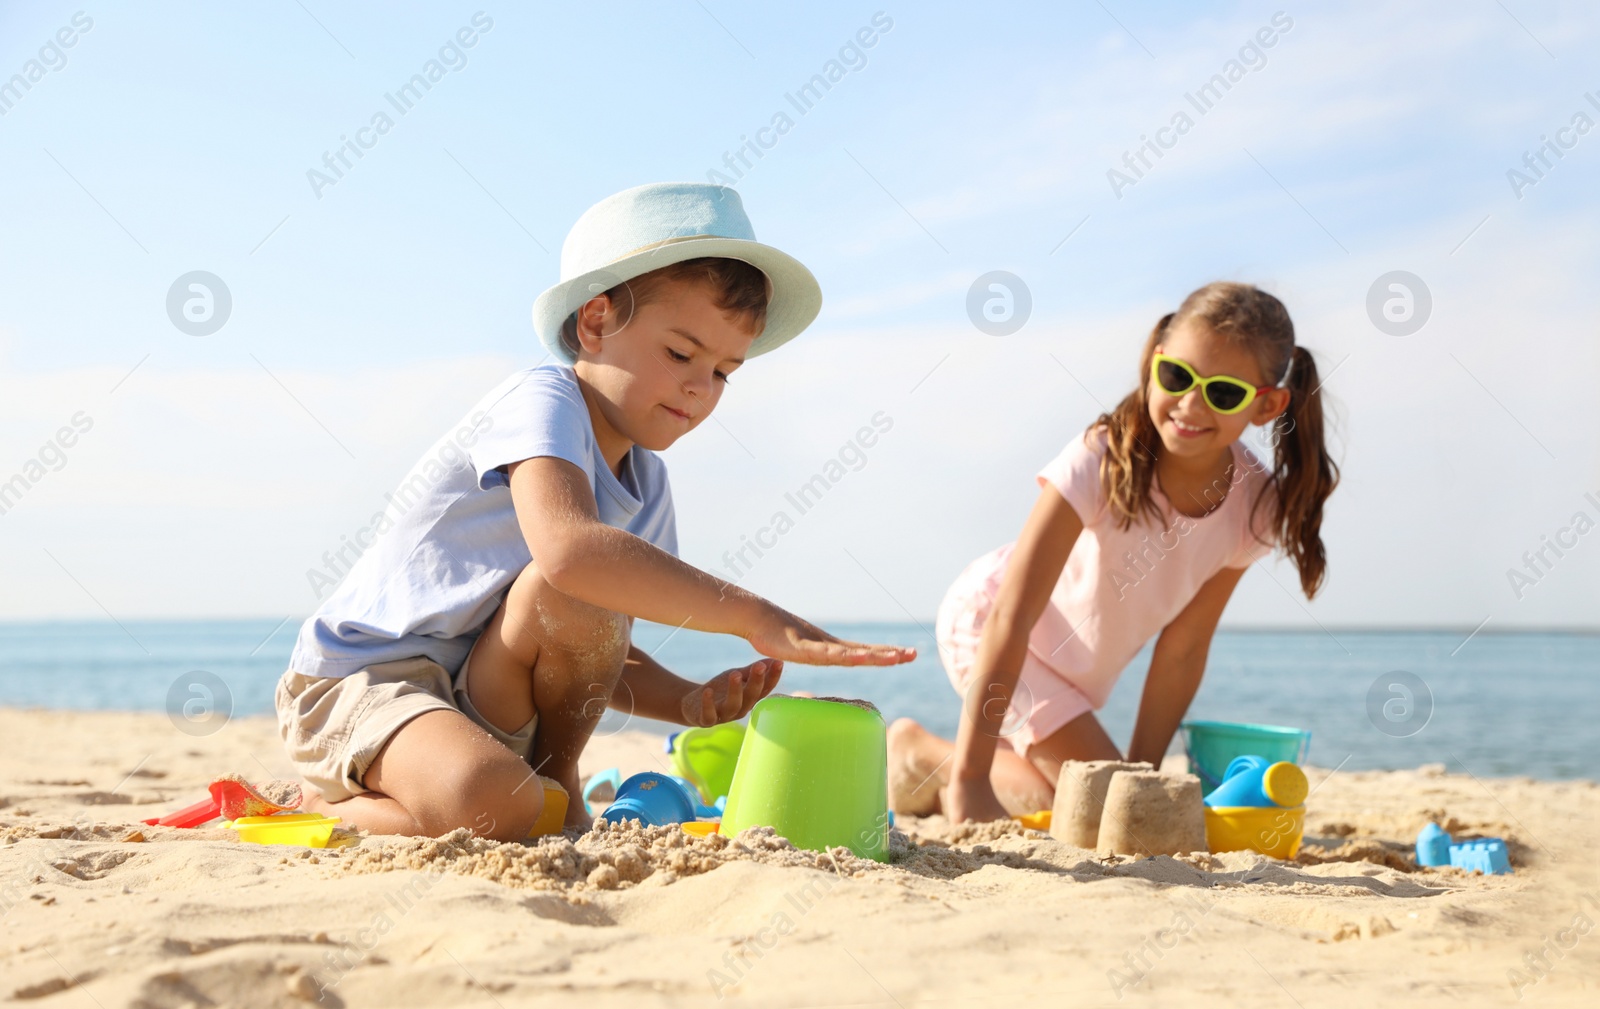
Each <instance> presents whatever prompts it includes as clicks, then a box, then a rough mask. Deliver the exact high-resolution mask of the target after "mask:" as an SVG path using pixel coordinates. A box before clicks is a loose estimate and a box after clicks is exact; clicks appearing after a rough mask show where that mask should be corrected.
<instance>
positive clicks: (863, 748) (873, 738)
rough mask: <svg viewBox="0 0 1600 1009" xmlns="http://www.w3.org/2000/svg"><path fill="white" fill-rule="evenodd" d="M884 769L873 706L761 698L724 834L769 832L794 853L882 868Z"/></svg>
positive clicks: (879, 721)
mask: <svg viewBox="0 0 1600 1009" xmlns="http://www.w3.org/2000/svg"><path fill="white" fill-rule="evenodd" d="M888 767H889V761H888V743H887V734H886V732H885V728H884V724H883V716H882V715H880V714H879V713H878V710H877V709H876V708H874V707H872V706H871V705H869V704H866V703H865V702H853V701H843V700H829V699H825V698H810V697H787V696H778V695H774V696H770V697H766V698H764V699H762V700H761V701H760V702H758V703H757V704H756V706H755V707H754V708H752V709H751V711H750V727H749V729H748V730H746V732H745V736H744V745H743V746H742V747H741V748H740V750H739V762H738V765H737V766H736V768H735V769H734V773H733V783H732V785H731V786H730V787H729V790H728V803H727V808H726V809H725V810H724V811H723V815H722V828H721V833H722V834H724V835H727V836H729V837H732V836H733V835H735V834H737V833H739V832H740V831H742V830H745V829H746V828H749V827H758V826H765V827H772V828H773V829H774V830H776V831H777V832H778V833H779V834H781V835H783V836H784V837H786V838H788V839H789V841H790V842H791V843H793V844H794V846H795V847H797V848H805V849H807V850H810V851H825V850H827V849H829V848H835V847H845V848H849V849H850V850H851V851H852V852H854V853H855V854H856V855H859V856H860V857H862V858H870V859H874V860H876V861H879V862H886V861H888V859H889V785H888V782H889V775H888Z"/></svg>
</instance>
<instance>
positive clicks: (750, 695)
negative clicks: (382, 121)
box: [683, 659, 783, 726]
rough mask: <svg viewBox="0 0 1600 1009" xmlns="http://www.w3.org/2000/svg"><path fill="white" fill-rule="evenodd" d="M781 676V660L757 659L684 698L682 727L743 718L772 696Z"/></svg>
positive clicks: (694, 690)
mask: <svg viewBox="0 0 1600 1009" xmlns="http://www.w3.org/2000/svg"><path fill="white" fill-rule="evenodd" d="M782 673H783V661H782V660H781V659H757V660H756V661H754V662H752V663H750V664H749V665H748V666H742V667H740V668H738V669H730V670H728V671H727V672H725V673H723V674H722V675H720V676H718V677H716V678H715V679H713V680H711V681H710V682H709V683H705V684H702V685H701V686H698V687H696V688H694V689H693V690H691V691H689V693H688V694H686V695H684V698H683V724H684V725H694V726H704V725H720V724H721V723H723V722H732V721H735V720H737V719H740V718H743V717H744V716H745V715H748V714H749V713H750V709H751V708H753V707H755V704H756V702H757V701H759V700H761V699H762V698H763V697H765V696H767V695H768V694H770V693H772V688H773V687H776V686H777V685H778V677H779V676H780V675H782Z"/></svg>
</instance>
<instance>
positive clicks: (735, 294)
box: [561, 256, 772, 357]
mask: <svg viewBox="0 0 1600 1009" xmlns="http://www.w3.org/2000/svg"><path fill="white" fill-rule="evenodd" d="M671 283H689V284H707V285H709V286H710V288H711V301H712V303H713V304H715V305H716V306H717V308H719V309H721V310H722V311H724V312H731V313H733V314H734V315H735V316H738V317H739V318H740V319H741V321H743V322H745V323H746V324H747V325H748V326H749V328H751V329H753V330H755V331H756V332H757V333H760V332H761V330H762V329H764V328H765V327H766V324H767V302H768V301H769V300H770V299H771V297H772V285H771V283H770V282H769V281H768V280H767V275H766V274H765V273H762V272H761V271H760V270H759V269H757V268H756V267H754V266H751V265H750V264H749V263H746V262H745V261H744V260H742V259H724V258H721V257H710V256H703V257H701V258H699V259H685V260H684V261H682V262H681V263H673V264H671V265H670V266H663V267H662V268H661V269H659V270H651V271H650V272H649V273H641V274H640V275H639V276H637V277H634V278H633V279H632V280H625V281H623V282H622V283H620V284H618V285H617V286H615V287H613V288H611V289H609V290H607V291H606V292H605V294H606V296H607V297H608V298H610V299H611V303H612V304H613V305H615V306H617V311H618V314H619V315H620V316H621V318H623V319H631V318H633V313H634V311H635V310H636V309H639V308H643V307H644V306H645V305H648V304H650V303H651V302H652V301H654V300H655V299H656V298H657V297H658V296H659V295H660V294H661V290H662V288H664V287H666V286H667V285H668V284H671ZM561 344H562V346H564V347H566V348H567V350H569V351H571V352H572V356H573V357H577V356H578V315H577V313H576V312H574V313H573V314H571V315H569V316H567V318H566V321H565V322H563V323H562V324H561Z"/></svg>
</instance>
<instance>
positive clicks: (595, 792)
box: [583, 767, 622, 816]
mask: <svg viewBox="0 0 1600 1009" xmlns="http://www.w3.org/2000/svg"><path fill="white" fill-rule="evenodd" d="M620 784H622V772H621V771H619V770H618V769H617V768H615V767H608V768H606V769H605V770H604V771H601V772H600V773H599V774H596V775H595V776H594V777H592V778H590V779H589V781H588V783H587V784H585V785H584V786H583V811H584V812H585V813H588V814H590V815H591V816H592V815H593V814H594V807H593V806H592V805H590V802H591V801H592V800H594V799H595V798H597V797H598V798H599V799H600V801H601V802H610V801H611V800H612V799H615V798H616V797H617V786H618V785H620Z"/></svg>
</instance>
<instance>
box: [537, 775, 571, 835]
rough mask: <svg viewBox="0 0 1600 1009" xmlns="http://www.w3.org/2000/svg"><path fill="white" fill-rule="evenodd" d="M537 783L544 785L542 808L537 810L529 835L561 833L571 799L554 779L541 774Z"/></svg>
mask: <svg viewBox="0 0 1600 1009" xmlns="http://www.w3.org/2000/svg"><path fill="white" fill-rule="evenodd" d="M539 784H541V785H543V786H544V808H543V809H541V810H540V811H539V819H537V820H535V821H534V822H533V829H532V830H530V831H528V836H529V837H544V836H545V835H546V834H559V833H561V825H562V824H563V823H565V822H566V820H567V803H568V802H569V801H571V799H570V797H569V796H568V795H567V790H566V788H565V787H564V786H563V785H562V784H561V782H559V781H557V780H556V779H554V778H546V777H545V776H544V775H542V774H541V775H539Z"/></svg>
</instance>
